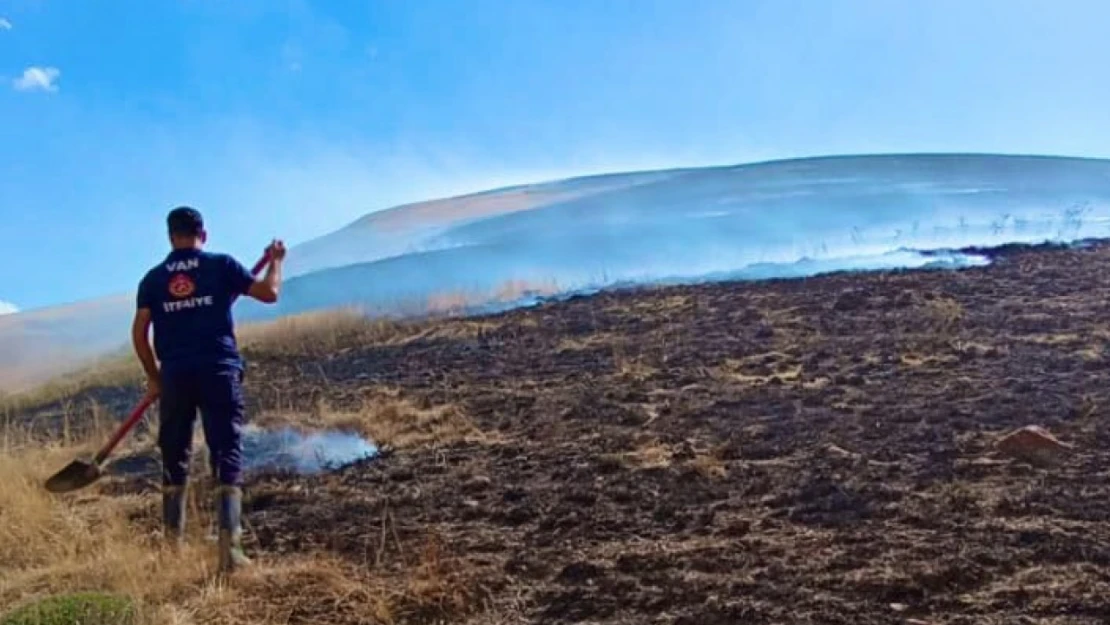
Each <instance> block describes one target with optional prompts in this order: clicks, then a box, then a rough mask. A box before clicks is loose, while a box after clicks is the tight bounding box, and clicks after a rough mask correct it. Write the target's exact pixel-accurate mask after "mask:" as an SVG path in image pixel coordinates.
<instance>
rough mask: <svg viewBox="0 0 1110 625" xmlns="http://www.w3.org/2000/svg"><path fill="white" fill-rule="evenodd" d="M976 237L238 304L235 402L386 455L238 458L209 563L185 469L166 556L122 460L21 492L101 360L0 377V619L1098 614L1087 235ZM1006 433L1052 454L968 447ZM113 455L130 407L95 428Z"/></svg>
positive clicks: (1097, 250)
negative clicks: (576, 282) (33, 379)
mask: <svg viewBox="0 0 1110 625" xmlns="http://www.w3.org/2000/svg"><path fill="white" fill-rule="evenodd" d="M996 261H997V262H995V263H994V264H993V265H991V266H989V267H983V268H974V269H968V270H964V271H960V272H914V271H906V272H887V273H877V274H866V275H856V274H841V275H830V276H823V277H819V278H812V279H806V280H778V281H770V282H763V283H751V284H715V285H701V286H689V287H669V288H659V289H644V290H636V291H625V292H613V293H603V294H600V295H596V296H591V297H580V298H573V299H571V300H569V301H565V302H560V303H553V304H549V305H544V306H540V307H536V308H532V309H527V310H517V311H512V312H508V313H504V314H499V315H491V316H486V317H478V318H468V319H440V320H429V321H424V322H419V323H416V322H414V323H383V322H374V321H370V320H365V319H360V318H358V317H355V316H351V315H346V314H342V313H329V314H320V315H313V316H305V317H301V318H296V319H290V320H284V321H281V322H277V323H275V324H269V325H265V326H257V327H254V328H244V330H243V333H242V334H243V337H242V338H243V341H244V344H245V345H246V348H245V351H246V353H247V356H248V358H249V362H250V367H249V370H248V376H247V385H248V392H249V396H250V402H251V407H250V409H251V416H252V420H253V421H254V422H256V423H260V424H297V425H300V426H302V427H306V428H338V429H345V430H354V431H358V432H359V433H361V434H363V435H365V436H367V437H369V438H371V439H373V440H374V441H375V442H378V443H381V444H387V445H389V446H390V447H391V448H392V452H391V453H389V454H386V455H385V456H383V457H381V458H378V459H375V460H372V461H368V462H361V463H358V464H356V465H352V466H349V467H347V468H344V469H341V470H339V471H336V472H334V473H328V474H323V475H314V476H298V475H289V474H276V473H268V474H257V475H254V476H252V477H251V479H250V482H249V485H248V488H247V498H248V500H247V503H246V509H247V510H246V512H247V517H246V518H247V523H248V526H247V546H248V548H249V549H250V551H251V553H252V555H254V556H256V557H257V562H258V567H257V569H256V570H254V571H251V572H249V573H247V574H245V575H243V576H242V577H240V578H237V579H235V580H232V582H231V583H230V584H229V585H221V584H217V583H216V582H215V581H213V580H212V578H211V575H210V570H209V567H210V562H211V555H210V550H211V548H212V546H211V545H209V544H207V543H206V542H205V541H204V536H203V535H204V532H205V530H206V525H205V523H206V522H207V521H208V520H209V517H208V516H207V501H208V499H207V496H206V494H205V493H204V491H203V489H201V492H199V493H197V496H198V497H202V498H203V499H198V503H200V504H202V508H199V509H198V510H197V512H196V513H195V514H194V515H193V517H192V519H193V521H194V522H193V525H192V531H194V536H193V542H192V545H191V546H190V551H189V553H188V554H187V555H186V556H185V557H181V558H178V559H174V558H171V557H167V556H166V555H164V554H160V553H158V552H157V551H155V550H154V549H153V548H152V547H151V546H150V544H149V541H150V540H152V539H151V536H152V534H153V533H154V532H155V531H156V530H157V527H158V517H157V507H156V498H157V492H158V491H157V473H156V472H154V473H152V472H150V471H149V470H146V472H143V471H139V472H137V473H135V472H132V473H121V474H118V475H113V476H110V477H108V478H106V479H104V480H102V481H101V482H100V483H98V484H97V485H95V486H94V487H92V488H90V489H89V490H88V491H86V492H82V493H79V494H76V495H73V496H67V497H62V498H53V497H50V496H48V495H47V494H46V493H45V492H44V491H43V490H42V489H41V486H40V484H41V481H42V480H43V479H44V478H45V477H46V476H47V475H49V473H51V472H52V471H53V470H55V469H57V468H59V467H60V466H62V465H63V464H64V463H65V462H66V461H68V460H69V459H70V458H71V457H72V454H73V453H75V451H76V449H78V448H80V447H81V445H83V444H87V443H86V441H92V442H94V443H98V442H99V441H100V440H101V438H99V437H98V436H96V435H97V434H99V435H100V436H102V435H103V432H104V431H105V429H106V428H107V427H108V426H110V425H111V423H110V422H111V419H112V418H117V419H118V418H119V417H120V415H122V414H123V413H124V412H125V411H126V410H127V409H128V408H129V407H130V405H131V403H133V402H134V401H135V400H136V399H137V398H138V387H137V382H138V379H139V376H138V375H137V369H136V368H135V367H134V365H130V364H128V363H127V362H120V363H118V364H117V365H115V366H114V367H104V368H102V369H100V370H99V371H98V372H96V373H95V374H93V373H90V374H88V375H85V376H78V377H75V378H73V379H71V380H69V381H68V382H67V383H66V384H63V385H55V386H53V387H51V388H47V389H42V390H40V391H38V392H37V394H35V395H29V396H23V397H20V398H17V399H11V400H10V401H9V403H8V404H7V405H6V409H5V410H6V411H5V414H6V419H5V422H6V424H7V429H6V433H5V438H4V440H5V450H4V451H5V453H4V454H3V455H2V456H0V475H3V476H4V478H5V479H4V480H0V511H2V512H0V514H2V515H3V517H4V522H3V523H0V613H2V612H3V611H4V610H7V609H11V608H14V607H17V606H21V605H24V604H26V603H28V602H29V601H32V600H34V599H36V598H40V597H42V596H45V595H48V594H53V593H59V592H73V591H105V592H112V593H117V594H122V595H124V596H129V597H131V598H132V599H133V600H134V601H135V602H136V605H137V606H138V607H139V617H140V619H141V620H143V622H149V623H166V624H169V623H176V624H182V623H197V624H200V623H252V624H262V623H274V622H283V623H303V624H306V625H307V624H309V623H312V624H321V623H336V624H339V623H342V624H348V623H349V624H355V623H421V624H431V623H440V622H451V623H473V624H479V623H482V624H485V623H489V624H492V623H518V622H543V623H574V622H584V621H588V622H597V623H614V624H617V623H620V624H633V623H636V624H639V623H654V622H666V623H690V624H693V623H697V624H699V625H703V624H706V625H712V624H715V623H744V622H749V623H782V622H790V623H852V624H856V625H872V624H874V625H878V624H887V623H913V622H917V623H969V624H970V623H977V624H978V623H1015V622H1022V621H1021V619H1023V618H1031V619H1034V620H1036V622H1039V623H1061V624H1062V623H1091V624H1093V623H1102V622H1105V620H1106V619H1107V618H1108V617H1110V600H1108V599H1107V597H1110V578H1108V577H1107V576H1106V573H1105V567H1106V565H1107V563H1110V547H1108V545H1110V528H1108V527H1107V526H1106V523H1105V519H1106V518H1107V517H1108V515H1110V477H1108V474H1107V472H1106V469H1105V467H1106V466H1107V465H1108V463H1110V452H1107V451H1106V445H1105V443H1106V441H1107V440H1108V439H1107V430H1106V426H1105V419H1104V416H1103V415H1102V412H1103V407H1104V406H1106V405H1107V404H1108V402H1110V390H1107V389H1110V368H1108V367H1107V366H1106V350H1107V347H1108V345H1110V343H1108V341H1110V331H1108V330H1107V322H1108V321H1110V312H1108V310H1107V308H1106V306H1105V301H1106V295H1107V294H1108V293H1110V246H1107V245H1105V244H1102V245H1095V246H1091V247H1088V248H1083V249H1050V248H1021V247H1015V248H1011V249H1007V250H1004V251H999V252H998V253H997V259H996ZM1028 424H1037V425H1041V426H1044V427H1046V428H1048V429H1049V430H1051V431H1052V432H1053V433H1054V434H1056V435H1057V436H1059V437H1060V438H1062V439H1063V440H1065V441H1067V442H1068V443H1069V444H1071V445H1073V446H1074V447H1072V448H1071V450H1070V451H1069V452H1068V453H1067V455H1065V456H1064V457H1063V458H1062V460H1061V461H1060V462H1059V463H1057V464H1055V465H1047V466H1042V465H1036V464H1031V463H1028V462H1024V461H1020V460H1015V459H1012V458H1010V457H1008V456H1006V455H1003V454H1001V453H999V452H998V451H997V450H996V448H995V441H996V440H997V438H998V437H999V436H1000V435H1002V434H1004V433H1006V432H1008V431H1010V430H1012V429H1014V428H1018V427H1021V426H1024V425H1028ZM90 436H92V438H89V437H90ZM143 457H153V458H156V457H157V456H156V453H155V452H154V451H153V448H152V444H151V439H150V432H149V430H146V429H144V430H140V431H139V432H138V433H137V435H136V436H135V437H134V438H132V439H130V440H129V441H128V445H127V447H126V448H125V449H123V450H121V452H120V459H121V460H124V459H127V460H133V459H135V458H143ZM131 464H135V463H131ZM129 466H130V465H129ZM137 466H143V465H141V463H139V464H138V465H137ZM201 466H202V464H201V463H200V461H199V460H198V471H201V472H202V469H201Z"/></svg>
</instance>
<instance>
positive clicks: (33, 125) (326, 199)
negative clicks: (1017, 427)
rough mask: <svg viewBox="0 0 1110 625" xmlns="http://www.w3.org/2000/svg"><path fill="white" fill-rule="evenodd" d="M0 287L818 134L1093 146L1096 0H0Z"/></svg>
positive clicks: (1100, 29)
mask: <svg viewBox="0 0 1110 625" xmlns="http://www.w3.org/2000/svg"><path fill="white" fill-rule="evenodd" d="M0 20H2V21H0V219H2V220H3V224H4V226H3V228H2V229H0V254H3V258H4V262H3V263H0V300H7V301H10V302H14V303H15V305H17V306H19V307H21V308H34V307H40V306H45V305H52V304H57V303H65V302H72V301H76V300H81V299H85V298H90V297H96V296H100V295H105V294H109V293H121V292H123V293H126V292H130V291H132V290H133V289H134V286H135V284H136V283H137V281H138V279H139V277H140V276H141V274H142V272H143V271H145V269H146V268H147V267H149V266H150V265H151V264H153V263H155V262H157V261H158V260H159V259H160V258H161V257H162V255H163V254H164V253H165V248H166V241H165V236H164V234H163V224H164V222H163V219H164V215H165V213H166V211H167V210H168V209H169V208H171V207H172V206H174V205H177V204H192V205H194V206H197V207H198V208H200V209H201V210H202V211H204V213H205V214H206V216H207V218H208V221H209V227H210V229H211V230H212V236H213V238H212V241H211V245H212V246H213V247H215V248H217V249H221V250H226V251H230V252H232V253H234V254H236V255H238V256H241V257H243V260H244V262H245V263H249V262H250V261H251V260H253V258H254V257H255V256H256V255H257V254H258V253H259V251H260V250H261V248H262V246H263V245H264V244H265V243H266V242H267V241H268V240H269V239H270V238H271V237H274V236H278V237H283V238H285V239H286V241H287V242H288V243H290V244H296V243H298V242H301V241H304V240H307V239H309V238H312V237H315V236H319V235H322V234H325V233H327V232H329V231H332V230H334V229H336V228H339V227H342V226H343V225H345V224H346V223H348V222H349V221H351V220H353V219H355V218H357V217H358V216H360V215H362V214H364V213H366V212H368V211H371V210H378V209H381V208H386V207H388V206H391V205H395V204H397V203H401V202H405V201H413V200H420V199H429V198H434V197H440V196H443V195H449V194H454V193H460V192H465V191H474V190H481V189H485V188H489V187H493V186H499V185H504V184H509V183H517V182H525V181H532V180H539V179H546V178H553V177H562V176H567V175H573V174H581V173H594V172H599V171H611V170H622V169H638V168H653V167H672V166H686V165H699V164H723V163H735V162H744V161H751V160H761V159H767V158H778V157H789V156H803V155H815V154H830V153H852V152H890V151H897V152H903V151H976V152H988V151H993V152H1023V153H1030V152H1037V153H1049V154H1068V155H1080V156H1105V155H1106V153H1107V147H1106V146H1108V145H1110V123H1108V122H1110V113H1107V110H1108V108H1107V107H1108V104H1110V81H1107V80H1105V78H1106V75H1107V74H1106V63H1107V61H1110V39H1108V38H1107V37H1105V25H1106V24H1107V23H1110V3H1105V2H1100V1H1098V0H1088V1H1075V0H1073V1H1067V0H927V1H924V0H923V1H917V0H903V1H901V2H899V1H897V0H804V1H803V0H543V1H541V0H500V1H494V0H373V1H370V0H364V1H356V0H329V1H327V2H325V1H324V0H234V1H232V0H79V1H71V0H0Z"/></svg>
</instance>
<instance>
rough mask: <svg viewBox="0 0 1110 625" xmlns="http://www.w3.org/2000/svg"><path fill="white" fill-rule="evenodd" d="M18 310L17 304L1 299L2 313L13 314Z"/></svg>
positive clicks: (0, 308)
mask: <svg viewBox="0 0 1110 625" xmlns="http://www.w3.org/2000/svg"><path fill="white" fill-rule="evenodd" d="M17 312H19V308H18V307H17V306H16V305H15V304H13V303H11V302H5V301H4V300H2V299H0V315H11V314H14V313H17Z"/></svg>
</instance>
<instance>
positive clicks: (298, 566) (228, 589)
mask: <svg viewBox="0 0 1110 625" xmlns="http://www.w3.org/2000/svg"><path fill="white" fill-rule="evenodd" d="M314 422H315V423H314ZM314 424H317V425H320V426H323V427H336V428H340V429H348V430H356V431H359V432H361V433H363V434H364V435H366V436H369V437H371V438H372V439H374V440H377V441H386V442H389V443H390V444H393V445H395V446H399V447H406V446H419V445H434V444H437V443H438V442H446V441H450V440H458V439H460V438H475V437H478V438H480V437H481V435H480V433H478V431H477V429H476V428H475V427H474V426H473V424H471V423H470V422H469V421H468V420H467V419H465V418H464V417H463V416H462V415H461V414H460V413H459V412H458V411H457V410H456V409H454V408H453V407H442V408H427V409H419V408H417V407H416V406H415V405H413V404H412V403H410V402H408V401H406V400H404V399H402V398H400V397H398V396H396V395H395V394H391V393H387V392H382V393H381V394H380V395H379V397H378V400H377V401H374V400H371V399H368V401H367V403H366V405H365V407H364V408H363V409H362V410H361V411H359V412H356V413H341V412H335V411H331V410H329V409H327V408H326V407H325V406H322V407H321V410H320V411H318V413H317V414H315V415H313V416H310V417H309V418H308V419H302V420H301V422H299V423H297V425H306V426H311V425H314ZM102 429H105V428H102ZM96 434H97V435H96V436H95V437H94V438H91V439H88V440H85V441H83V442H68V443H56V444H52V445H48V446H44V445H42V444H41V443H39V442H36V441H35V440H34V437H33V436H31V434H30V433H26V432H13V431H7V432H5V436H4V439H3V441H4V447H3V449H2V450H0V451H3V454H2V455H0V475H2V476H3V477H4V479H3V480H0V616H2V615H3V614H5V613H7V612H9V611H11V610H14V609H17V608H19V607H21V606H23V605H27V604H29V603H33V602H35V601H38V600H41V599H43V598H46V597H48V596H55V595H58V594H66V593H75V592H88V591H95V592H107V593H113V594H117V595H121V596H123V597H126V598H128V599H130V600H132V601H133V602H134V603H135V605H136V608H137V618H138V620H137V622H138V624H139V625H200V624H210V623H211V624H214V623H220V624H232V625H262V624H270V623H275V622H280V623H302V624H305V625H308V624H323V623H329V622H341V623H382V624H392V623H398V622H406V620H408V619H409V617H413V616H418V617H419V618H420V619H427V618H438V619H441V620H444V621H451V620H454V619H455V618H457V617H459V616H461V615H463V614H465V613H468V612H471V611H473V610H475V609H477V608H478V607H479V606H480V605H482V603H483V601H485V599H483V598H482V596H481V595H480V594H478V593H479V589H476V588H475V587H473V586H472V584H471V581H472V580H471V577H470V575H469V573H472V571H467V570H466V567H465V565H464V564H462V563H459V562H456V561H454V560H452V559H450V558H445V557H444V556H443V555H442V554H441V551H440V549H439V547H438V542H437V541H436V539H435V537H434V535H431V534H429V535H428V538H427V545H426V546H425V548H424V549H423V550H421V551H420V552H417V553H406V552H404V550H403V549H402V548H401V546H400V545H397V546H396V547H395V548H393V549H392V550H390V553H391V556H392V557H393V558H396V559H398V560H399V562H398V561H395V562H394V568H393V569H392V570H393V572H392V573H389V572H388V571H387V570H384V569H383V570H381V571H376V570H371V569H370V568H366V567H359V566H355V565H353V564H351V563H347V562H343V561H340V560H338V559H336V558H335V557H334V556H330V555H324V554H319V553H305V554H302V555H300V556H297V557H293V558H283V559H281V560H278V561H268V560H267V559H265V558H261V559H257V560H256V566H255V567H254V568H253V569H252V570H249V571H244V572H243V573H242V574H240V575H238V576H236V577H235V578H234V579H232V580H230V581H229V580H218V579H217V578H216V576H215V573H214V570H213V566H212V565H213V564H214V561H215V554H214V552H213V547H212V546H211V544H209V543H207V542H205V541H204V539H203V535H204V532H205V528H207V527H208V525H209V524H210V522H211V513H210V512H209V511H208V510H207V508H208V507H209V506H208V505H207V502H208V501H209V500H210V497H209V493H206V492H202V491H204V488H203V485H202V484H199V483H198V485H197V487H195V488H194V489H193V490H192V491H191V492H190V499H191V506H190V511H189V514H190V516H189V529H190V532H189V534H190V538H191V544H190V545H189V546H188V547H187V548H186V549H185V551H184V552H183V553H181V554H179V555H174V554H172V553H170V552H169V551H167V550H165V549H163V548H162V547H161V545H160V544H159V542H158V540H159V536H158V534H157V532H154V533H152V532H151V530H152V529H154V528H156V527H157V515H158V505H159V503H158V500H157V496H156V495H153V494H146V495H125V496H116V495H109V494H106V491H101V490H100V488H101V486H103V484H104V483H105V482H107V481H108V480H107V478H105V479H104V480H102V482H101V483H99V484H96V485H93V486H91V487H89V488H87V489H86V490H84V491H79V492H77V493H74V494H70V495H64V496H56V495H52V494H50V493H48V492H47V491H46V490H45V489H44V488H43V486H42V484H43V482H44V481H45V479H46V478H47V477H48V476H49V475H50V474H52V473H53V472H54V471H56V470H58V469H59V468H61V467H63V466H65V465H66V464H67V463H68V462H69V461H70V460H72V459H73V458H75V457H84V456H87V455H88V453H89V452H90V451H91V450H92V449H93V448H94V446H95V445H96V444H98V443H100V442H101V439H102V435H103V432H97V433H96ZM150 444H151V441H149V440H140V439H138V438H133V439H130V440H129V441H128V442H127V443H126V445H125V446H126V447H130V448H139V447H146V446H149V445H150ZM196 460H197V461H198V462H200V461H201V460H200V459H199V458H197V459H196ZM249 544H250V541H249V532H248V546H249ZM398 564H399V565H400V566H399V567H397V566H396V565H398ZM398 570H400V571H402V572H401V573H399V574H398V573H397V571H398ZM306 599H308V600H306Z"/></svg>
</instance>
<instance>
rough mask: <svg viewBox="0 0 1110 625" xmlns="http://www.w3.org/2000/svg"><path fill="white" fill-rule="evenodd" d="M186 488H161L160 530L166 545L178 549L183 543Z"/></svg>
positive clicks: (166, 486) (167, 486)
mask: <svg viewBox="0 0 1110 625" xmlns="http://www.w3.org/2000/svg"><path fill="white" fill-rule="evenodd" d="M186 494H187V487H186V486H169V485H164V486H162V528H163V532H164V536H165V540H166V543H167V544H168V545H169V546H170V547H172V548H174V549H178V548H180V547H181V545H182V544H184V542H185V504H186V501H187V498H186Z"/></svg>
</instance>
